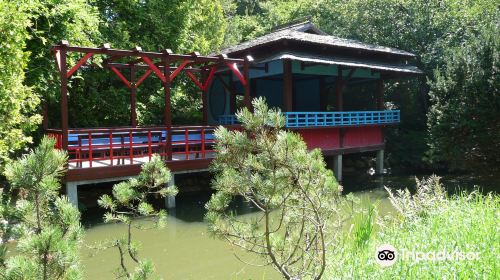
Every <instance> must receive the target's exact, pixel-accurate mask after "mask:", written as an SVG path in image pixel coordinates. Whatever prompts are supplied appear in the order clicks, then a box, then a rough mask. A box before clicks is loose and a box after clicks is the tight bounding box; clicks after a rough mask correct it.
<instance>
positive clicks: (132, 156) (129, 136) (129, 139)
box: [128, 130, 134, 164]
mask: <svg viewBox="0 0 500 280" xmlns="http://www.w3.org/2000/svg"><path fill="white" fill-rule="evenodd" d="M132 140H133V138H132V130H130V131H129V132H128V146H129V155H128V156H129V159H130V164H133V163H134V149H133V147H132Z"/></svg>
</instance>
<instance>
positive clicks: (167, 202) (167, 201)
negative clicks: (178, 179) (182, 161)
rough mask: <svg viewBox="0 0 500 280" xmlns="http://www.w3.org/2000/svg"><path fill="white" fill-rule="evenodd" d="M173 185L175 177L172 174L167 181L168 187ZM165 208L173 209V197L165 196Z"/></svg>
mask: <svg viewBox="0 0 500 280" xmlns="http://www.w3.org/2000/svg"><path fill="white" fill-rule="evenodd" d="M174 185H175V175H174V174H173V173H172V175H171V176H170V181H168V187H169V188H170V187H172V186H174ZM165 208H167V209H172V208H175V196H167V197H165Z"/></svg>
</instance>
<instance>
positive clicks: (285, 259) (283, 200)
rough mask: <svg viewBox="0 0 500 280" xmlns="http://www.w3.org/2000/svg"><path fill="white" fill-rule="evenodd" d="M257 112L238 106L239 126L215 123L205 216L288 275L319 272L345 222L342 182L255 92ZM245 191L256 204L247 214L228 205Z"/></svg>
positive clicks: (233, 240)
mask: <svg viewBox="0 0 500 280" xmlns="http://www.w3.org/2000/svg"><path fill="white" fill-rule="evenodd" d="M253 107H254V113H253V114H252V113H251V112H249V111H248V110H247V109H243V110H241V111H239V112H238V113H237V117H238V120H239V121H240V122H241V123H242V124H243V131H238V130H233V131H229V130H228V129H226V128H224V127H219V128H218V129H217V131H216V133H215V136H216V138H217V146H216V150H217V153H216V158H215V160H214V163H213V166H212V167H213V170H214V171H215V172H216V177H215V179H214V181H213V187H214V189H215V190H216V193H215V194H214V195H213V196H212V198H211V199H210V201H209V202H208V203H207V205H206V208H207V209H208V213H207V214H206V220H207V221H208V223H209V229H210V231H211V232H212V233H214V234H215V236H217V237H220V238H222V239H225V240H227V241H229V242H230V243H231V244H232V245H234V246H237V247H240V248H242V249H243V250H245V251H249V252H253V253H255V254H256V255H258V256H261V257H262V260H263V264H264V265H272V266H273V267H274V268H275V269H276V270H277V271H278V272H280V273H281V275H282V276H283V277H284V278H285V279H320V278H321V276H322V275H323V272H324V269H325V266H326V255H327V252H328V246H329V244H330V242H331V241H333V240H334V237H335V233H336V232H338V231H336V230H335V227H336V226H340V224H341V223H342V222H341V220H342V219H340V216H341V215H340V214H339V213H340V212H339V211H338V210H339V203H340V202H341V200H342V198H341V197H340V192H341V187H340V186H339V185H338V183H337V181H336V179H335V177H334V176H333V173H332V171H331V170H328V169H326V167H325V162H324V161H323V157H322V155H321V152H320V150H318V149H316V150H313V151H308V149H307V147H306V144H305V143H304V141H303V140H302V139H301V137H300V136H299V135H297V134H295V133H293V132H289V131H286V130H284V129H283V127H284V124H285V120H284V117H283V115H282V114H281V112H280V111H279V110H275V109H269V108H268V107H267V105H266V103H265V100H264V99H262V98H258V99H254V101H253ZM235 197H243V198H244V199H245V200H246V201H247V202H249V203H250V204H251V206H253V207H254V208H256V209H257V210H258V214H257V215H256V216H255V217H254V218H252V219H249V218H248V217H242V216H238V215H235V213H233V212H232V211H230V210H229V205H230V203H231V201H233V199H234V198H235Z"/></svg>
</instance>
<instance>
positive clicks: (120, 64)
mask: <svg viewBox="0 0 500 280" xmlns="http://www.w3.org/2000/svg"><path fill="white" fill-rule="evenodd" d="M51 52H52V53H53V54H54V56H55V60H56V64H57V69H58V70H59V74H60V79H61V101H60V106H61V143H60V146H61V147H60V148H62V149H64V150H67V149H68V79H69V78H70V77H71V76H72V75H73V74H74V73H75V72H76V71H77V70H78V69H79V68H80V67H82V66H95V64H93V63H88V61H89V59H90V58H91V57H92V56H94V55H103V56H104V58H103V64H102V66H103V67H104V68H107V69H109V70H111V71H112V72H113V73H114V74H116V76H117V77H118V78H119V79H120V80H121V81H122V82H123V84H124V85H125V86H126V87H127V88H128V89H129V90H130V105H131V106H130V107H131V110H130V124H131V126H132V127H136V126H137V119H136V90H137V88H138V87H139V86H140V85H141V83H142V82H144V80H145V79H146V78H148V77H149V76H150V75H151V74H152V73H154V75H156V76H157V77H158V78H159V79H160V80H161V82H162V85H163V89H164V96H165V97H164V98H165V109H164V125H165V126H166V127H167V128H171V127H172V113H171V102H170V98H171V83H172V81H173V80H174V79H175V78H176V77H177V76H178V75H179V74H180V73H181V72H183V73H185V74H186V75H187V76H188V77H189V78H190V79H191V80H192V81H193V82H194V84H195V85H196V86H197V87H198V88H199V89H200V90H201V91H202V102H203V124H204V125H206V123H207V96H206V92H207V89H208V88H209V86H210V83H211V81H212V80H213V78H214V76H215V74H216V71H217V70H221V69H229V70H231V72H232V73H233V74H234V75H235V76H236V78H237V79H238V80H239V81H240V82H241V84H242V85H243V88H244V104H245V106H246V107H247V108H250V83H249V82H248V77H249V68H250V65H249V64H250V62H251V61H252V60H253V59H252V58H251V57H250V56H248V57H246V58H245V59H234V58H228V57H227V56H226V55H219V56H202V55H200V54H199V53H198V52H193V53H191V54H174V53H172V51H171V50H169V49H166V50H164V51H163V52H147V51H143V50H142V49H141V48H140V47H135V48H134V49H132V50H119V49H112V48H111V47H110V45H109V44H103V45H102V46H101V47H99V48H90V47H79V46H70V45H69V43H68V41H65V40H63V41H61V42H60V43H59V44H57V45H54V46H52V48H51ZM71 52H74V53H81V54H83V56H82V57H81V58H80V60H79V61H78V62H77V63H76V64H75V65H74V66H72V67H68V64H67V56H68V53H71ZM124 60H125V61H126V62H124ZM239 67H242V68H243V71H240V70H239V69H240V68H239ZM68 69H69V70H68ZM122 69H129V73H130V75H129V77H125V75H123V74H122V72H121V70H122ZM139 70H145V72H144V73H143V74H142V75H141V76H140V77H139V76H137V73H138V71H139ZM46 116H47V114H44V117H45V118H46ZM44 123H47V121H46V120H45V121H44Z"/></svg>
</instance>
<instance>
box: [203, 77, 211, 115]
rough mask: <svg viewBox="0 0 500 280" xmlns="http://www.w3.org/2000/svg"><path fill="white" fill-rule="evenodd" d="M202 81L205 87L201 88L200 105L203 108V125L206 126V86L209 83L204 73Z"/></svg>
mask: <svg viewBox="0 0 500 280" xmlns="http://www.w3.org/2000/svg"><path fill="white" fill-rule="evenodd" d="M201 75H202V81H205V84H206V87H205V88H203V90H202V92H201V103H202V108H203V125H207V123H208V97H207V94H208V85H209V83H210V81H208V80H207V79H208V75H207V73H206V71H203V72H202V74H201Z"/></svg>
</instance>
